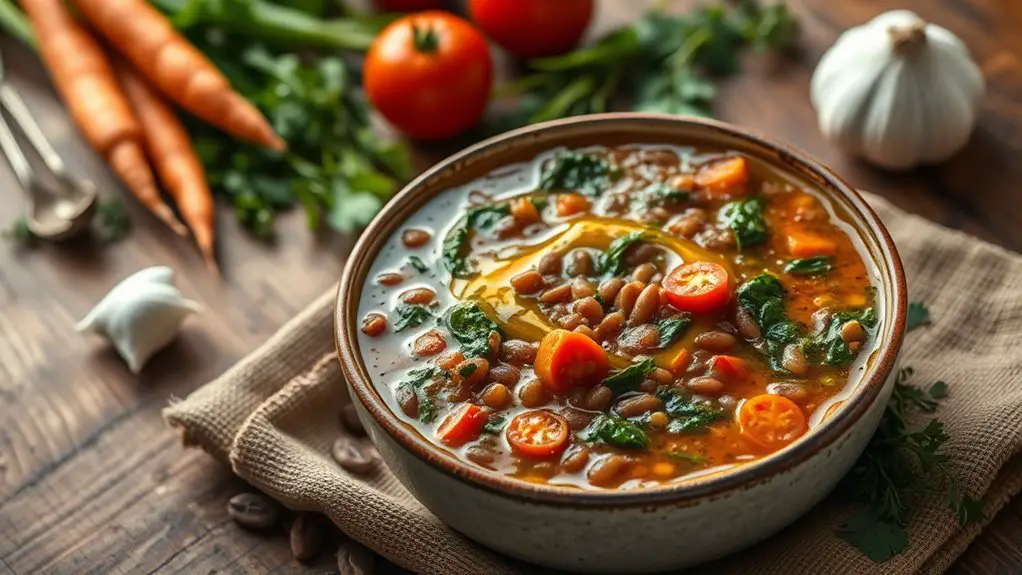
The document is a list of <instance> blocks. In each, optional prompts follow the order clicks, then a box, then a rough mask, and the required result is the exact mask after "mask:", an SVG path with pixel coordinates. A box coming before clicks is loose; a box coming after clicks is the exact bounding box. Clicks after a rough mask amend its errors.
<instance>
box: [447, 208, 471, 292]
mask: <svg viewBox="0 0 1022 575" xmlns="http://www.w3.org/2000/svg"><path fill="white" fill-rule="evenodd" d="M467 241H468V221H467V220H462V221H461V222H459V223H458V224H457V225H456V226H454V228H453V229H452V230H451V232H450V233H449V234H447V237H446V238H444V243H443V246H442V247H441V252H442V257H443V260H444V267H445V268H447V271H449V272H450V273H451V275H452V276H453V277H456V278H466V277H468V276H469V275H470V273H471V272H470V270H469V267H468V261H467V260H465V257H464V256H462V255H461V252H462V246H464V245H465V243H466V242H467Z"/></svg>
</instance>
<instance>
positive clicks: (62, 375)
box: [0, 0, 1022, 574]
mask: <svg viewBox="0 0 1022 575" xmlns="http://www.w3.org/2000/svg"><path fill="white" fill-rule="evenodd" d="M644 4H645V3H644V2H632V1H629V2H626V1H625V0H603V1H602V6H601V11H600V21H599V23H598V24H599V26H598V28H606V27H607V26H610V25H612V24H614V23H616V22H621V21H624V20H627V19H630V18H634V17H635V16H636V15H637V14H638V13H639V11H640V10H641V9H643V7H644ZM789 4H790V5H791V6H792V7H793V8H794V10H795V11H796V12H797V13H798V15H799V16H800V17H801V19H802V22H803V24H804V34H803V37H802V41H801V46H800V48H799V51H798V52H797V53H795V54H792V55H790V56H788V57H785V58H779V57H771V56H758V57H753V58H750V59H749V61H748V65H747V68H746V73H745V74H743V75H742V76H740V77H739V78H736V79H734V80H731V81H727V82H725V83H723V84H722V85H721V86H720V98H719V106H718V116H719V117H720V118H722V119H725V120H728V121H731V122H734V123H737V124H740V125H744V126H748V127H750V128H754V129H756V130H758V131H760V132H763V133H766V134H770V135H771V136H774V137H776V138H778V139H780V140H783V141H786V142H790V143H793V144H795V145H797V146H799V147H801V148H803V149H805V150H808V151H809V152H810V153H812V154H814V155H815V156H817V157H819V158H821V159H822V160H823V161H824V162H826V163H828V164H830V165H831V166H832V167H833V168H834V169H835V170H836V171H837V172H838V173H841V174H843V175H844V176H845V177H846V178H847V179H848V180H849V181H850V182H852V183H853V184H855V185H857V186H859V187H861V188H864V189H870V190H873V191H876V192H879V193H881V194H883V195H884V196H886V197H888V198H889V199H891V200H892V201H894V202H895V203H896V204H898V205H899V206H901V207H902V208H905V209H907V210H910V211H913V212H916V213H919V214H921V215H922V216H925V217H927V218H930V219H932V220H935V221H938V222H940V223H942V224H945V225H948V226H951V227H955V228H960V229H962V230H965V231H966V232H969V233H972V234H975V235H978V236H980V237H982V238H985V239H987V240H989V241H992V242H994V243H997V244H1000V245H1002V246H1005V247H1007V248H1009V249H1013V250H1016V251H1018V250H1022V226H1020V225H1018V222H1019V221H1022V201H1019V199H1020V198H1019V195H1018V194H1019V192H1018V184H1017V182H1018V181H1022V162H1020V161H1019V160H1020V159H1022V113H1020V111H1019V107H1018V101H1017V97H1018V94H1020V93H1022V60H1020V59H1022V2H1018V1H1016V0H928V1H917V2H912V1H905V2H901V3H898V4H902V5H904V6H907V7H909V8H912V9H914V10H916V11H917V12H918V13H919V14H920V15H921V16H923V17H924V18H926V19H927V20H930V21H933V22H936V23H939V24H941V25H943V26H945V27H948V28H950V29H952V30H954V31H955V32H956V33H958V34H959V35H960V36H961V37H962V38H963V39H964V40H965V41H966V42H967V44H968V45H969V47H970V48H971V50H972V52H973V54H974V56H975V57H976V58H977V60H978V61H979V62H980V63H981V65H982V67H983V70H984V72H985V74H986V77H987V79H988V86H989V87H988V95H987V97H986V99H985V101H984V105H983V110H982V117H981V121H980V125H979V127H978V129H977V130H976V133H975V135H974V137H973V139H972V142H971V144H970V145H969V146H968V148H967V149H966V150H965V151H964V152H962V153H961V154H960V155H958V156H957V157H956V158H954V159H953V160H951V161H950V162H947V163H946V164H944V165H941V166H939V167H934V168H926V169H920V170H916V171H913V172H910V173H906V174H890V173H884V172H881V171H877V170H874V169H872V168H870V167H869V166H867V165H865V164H862V163H860V162H858V161H856V160H854V159H851V158H848V157H846V156H844V155H842V154H841V153H840V152H839V151H838V150H836V149H835V148H834V147H833V146H831V145H830V144H828V143H827V142H825V141H824V140H823V139H822V137H821V136H820V134H819V132H818V130H817V128H816V120H815V115H814V113H813V110H812V108H811V107H810V105H809V100H808V84H809V77H810V73H811V71H812V68H813V66H814V64H815V63H816V62H817V61H818V59H819V57H820V55H821V54H822V52H823V50H824V49H825V48H826V47H827V46H829V45H830V44H831V43H832V42H833V41H834V39H835V38H836V37H837V35H838V34H839V33H840V32H841V31H842V30H844V29H845V28H848V27H850V26H852V25H856V24H859V23H862V22H864V21H866V20H868V19H869V18H871V17H872V16H874V15H876V14H877V13H879V12H881V11H883V10H884V9H887V8H890V7H891V4H894V3H891V2H882V1H880V0H855V1H842V2H834V1H833V0H789ZM0 49H2V50H3V53H4V58H5V61H6V64H7V67H8V71H9V73H10V75H12V76H14V77H15V82H16V84H17V85H18V86H19V88H20V89H21V90H23V93H24V94H25V95H26V96H27V99H28V100H29V103H30V105H31V107H32V108H33V109H34V111H35V112H36V114H37V116H38V117H39V118H41V121H42V123H43V128H44V130H45V131H46V132H47V133H48V134H49V135H50V136H51V138H53V139H54V140H55V141H56V142H58V147H59V149H60V151H61V152H62V153H64V154H65V155H66V157H67V158H68V159H69V162H70V163H71V165H72V166H73V167H74V168H76V169H77V170H79V171H80V172H81V173H85V174H88V175H89V176H90V177H92V178H93V179H94V180H95V181H96V182H97V183H98V184H99V185H100V187H101V189H102V190H103V192H104V193H105V194H107V195H116V194H119V193H120V190H119V189H118V188H117V187H116V185H115V184H114V181H113V179H112V178H111V176H110V174H109V173H108V172H107V170H106V169H104V168H103V166H102V164H101V163H100V161H99V160H98V159H97V158H96V157H95V156H94V155H93V154H92V153H91V152H89V151H88V148H87V147H86V146H85V145H84V144H83V142H82V139H81V136H80V135H79V134H78V133H77V131H76V130H75V129H74V127H73V126H72V124H71V123H70V122H69V121H68V118H67V115H66V113H65V111H64V110H63V108H62V107H61V106H60V104H59V103H58V102H57V100H56V99H55V97H54V95H53V93H52V91H51V89H50V88H49V85H48V83H47V81H46V79H45V74H44V72H43V71H42V69H41V68H40V65H39V62H38V61H37V60H36V59H35V57H34V56H32V55H31V54H29V53H28V52H27V51H25V50H24V49H22V48H21V47H20V46H15V45H14V43H13V42H12V41H11V40H10V39H9V38H4V39H2V40H0ZM442 153H443V152H442V151H440V150H438V149H431V150H425V149H424V150H421V151H420V153H419V160H420V163H421V164H422V166H425V165H427V164H428V163H429V162H430V161H433V160H435V159H437V158H438V157H439V156H440V155H442ZM0 183H2V186H0V199H2V201H0V222H8V221H11V220H13V219H14V218H15V217H16V216H17V215H18V214H19V213H20V211H21V206H22V202H21V196H20V192H19V190H18V188H17V186H16V184H15V183H14V178H13V176H12V175H11V173H10V172H9V170H7V168H6V166H3V167H2V168H0ZM129 203H130V202H129ZM130 210H131V216H132V219H133V221H134V222H135V230H134V232H133V234H132V235H131V237H130V238H128V239H127V240H126V241H124V242H122V243H119V244H116V245H112V246H108V247H104V248H101V247H100V246H98V245H95V244H90V243H88V242H85V243H78V244H74V245H66V246H44V247H41V248H39V249H35V250H31V251H23V250H19V249H18V248H16V247H15V246H14V245H11V244H10V243H9V242H4V243H2V244H0V422H2V423H0V573H16V574H28V573H43V572H48V573H138V572H161V573H177V572H180V573H207V572H209V573H212V572H220V571H227V572H279V573H285V572H287V573H291V572H295V573H320V572H324V571H325V570H329V568H330V567H329V566H330V565H332V559H331V558H329V557H324V558H321V560H320V561H319V562H318V563H316V564H315V565H314V566H313V567H306V566H302V565H300V564H299V563H297V562H296V561H294V560H293V559H292V558H291V555H290V552H289V551H288V548H287V543H286V538H285V537H283V536H270V537H267V536H262V535H258V534H254V533H250V532H245V531H242V530H239V529H238V528H237V527H236V526H235V525H234V524H233V523H232V522H231V521H230V520H229V519H228V517H227V514H226V510H225V502H226V500H227V498H228V497H229V496H230V495H232V494H233V493H235V492H237V491H239V490H241V489H243V485H241V483H240V482H239V481H238V480H236V479H234V478H232V476H231V474H230V473H229V472H228V471H227V470H226V469H224V468H222V467H220V466H218V465H217V464H215V463H214V462H212V461H211V460H210V459H209V458H208V457H206V456H205V455H204V454H203V453H201V452H199V451H196V450H185V449H183V448H182V447H181V446H180V443H179V440H178V437H177V436H176V435H175V434H174V433H173V432H172V431H171V430H169V429H168V428H167V427H166V426H165V425H164V423H163V420H162V419H161V417H160V409H161V408H162V407H163V406H165V405H166V404H167V401H168V400H169V399H171V398H173V397H181V396H184V395H186V394H188V393H189V392H191V391H192V390H193V389H195V388H196V387H198V386H200V385H201V384H203V383H205V382H206V381H208V380H210V379H212V378H214V377H215V376H217V375H218V374H219V373H221V372H222V371H224V370H225V369H226V368H227V367H228V366H230V365H231V364H232V363H234V362H235V361H237V360H238V359H239V358H241V357H242V356H243V355H245V354H246V353H248V352H249V351H251V350H252V349H253V348H255V347H256V346H257V345H258V344H259V343H260V342H262V341H263V340H265V339H266V338H267V337H268V336H269V335H270V334H272V333H273V332H274V330H276V329H277V328H278V327H279V326H280V325H281V324H282V323H284V322H285V321H286V320H287V319H289V318H290V317H291V316H293V315H294V314H295V312H296V311H297V310H299V309H301V308H302V306H304V305H306V304H307V303H309V302H310V301H311V300H312V299H313V298H314V297H315V296H317V295H319V294H320V293H322V292H323V290H325V289H327V288H328V287H329V286H330V285H332V284H333V283H334V282H335V281H336V279H337V277H338V276H339V273H340V271H341V267H342V265H343V263H344V258H345V254H347V252H348V250H349V248H350V246H351V244H352V238H345V237H328V238H315V237H312V236H311V235H310V234H309V233H307V232H306V231H305V229H304V228H303V221H302V215H301V214H299V213H292V214H290V215H288V216H287V217H283V218H282V219H281V222H280V226H281V229H280V240H279V242H278V243H277V244H276V245H273V246H267V245H264V244H260V243H258V242H256V241H254V240H253V239H251V238H250V237H249V236H247V235H245V233H244V232H243V231H242V230H240V229H239V228H238V227H237V225H236V224H235V222H234V219H233V217H232V215H231V212H230V209H229V206H226V205H221V206H220V214H219V215H220V220H219V221H220V224H219V225H220V233H219V245H220V262H221V266H222V269H223V272H224V278H223V280H222V281H217V280H215V279H214V278H212V277H210V275H209V274H208V273H206V271H205V269H204V268H203V265H202V262H201V260H200V258H199V257H198V255H197V254H196V253H195V252H194V250H193V249H192V246H191V244H190V243H189V241H187V240H184V239H181V238H178V237H176V236H174V235H173V234H172V233H170V232H169V231H167V230H166V229H165V228H164V227H163V226H162V225H160V224H159V223H158V222H156V220H154V219H153V218H152V217H150V216H149V215H148V214H147V213H145V212H144V211H143V210H142V209H141V208H139V207H138V206H137V205H135V204H131V205H130ZM155 264H166V265H171V266H173V267H174V268H176V269H177V270H179V272H180V274H179V280H178V281H179V284H180V286H181V287H182V289H183V290H184V291H185V293H186V294H188V295H189V296H192V297H194V298H197V299H199V300H200V301H202V302H204V303H205V304H206V305H207V307H208V311H207V312H206V313H204V314H203V315H201V316H198V317H196V318H193V319H191V320H189V321H188V322H187V323H186V324H185V328H184V330H183V333H182V334H181V337H180V338H179V339H178V340H177V341H176V343H174V344H172V345H171V346H170V347H169V348H168V349H167V350H165V351H163V352H162V353H160V354H159V355H158V356H157V357H156V358H155V359H154V360H153V361H152V362H151V363H150V365H149V366H148V367H147V368H146V369H145V371H144V372H143V373H142V374H141V375H139V376H137V377H136V376H133V375H131V374H130V373H129V372H128V370H127V369H126V368H125V366H124V365H123V364H122V363H121V361H120V360H119V359H118V358H117V357H116V355H115V354H114V353H113V352H112V351H111V350H110V349H108V348H107V347H105V346H104V345H103V344H102V343H101V342H99V341H97V340H95V339H93V338H83V337H80V336H78V335H77V334H75V333H74V332H73V329H72V325H73V324H74V322H75V320H76V319H78V318H80V317H82V316H83V315H84V314H85V312H86V311H87V310H88V309H89V308H90V307H91V305H92V304H93V303H95V302H96V301H97V300H98V299H99V297H100V296H102V294H104V293H105V291H106V290H107V289H109V288H110V287H111V286H112V285H113V284H114V283H116V282H117V281H118V280H119V279H121V278H123V277H125V276H126V275H128V274H130V273H132V272H134V271H136V270H138V269H140V268H142V267H145V266H150V265H155ZM1020 541H1022V498H1017V499H1016V500H1015V501H1013V502H1012V504H1010V505H1009V506H1008V507H1007V508H1005V509H1004V510H1003V511H1002V512H1001V513H1000V514H999V515H998V516H997V517H996V519H994V521H993V523H992V524H991V525H990V526H989V527H988V528H987V529H986V531H985V532H984V533H983V534H982V535H981V536H980V537H979V538H978V539H977V541H976V542H975V543H974V544H973V545H972V547H970V548H969V550H968V551H967V552H966V554H965V556H964V557H963V558H962V559H961V561H960V562H959V563H958V565H957V566H956V569H955V571H956V572H960V573H965V572H976V573H1009V572H1015V573H1018V572H1022V543H1020Z"/></svg>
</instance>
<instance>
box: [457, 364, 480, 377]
mask: <svg viewBox="0 0 1022 575" xmlns="http://www.w3.org/2000/svg"><path fill="white" fill-rule="evenodd" d="M476 369H478V366H477V365H476V364H475V363H472V362H466V363H465V365H463V366H461V367H460V368H459V369H458V375H460V376H461V377H463V378H468V377H472V374H473V373H475V372H476Z"/></svg>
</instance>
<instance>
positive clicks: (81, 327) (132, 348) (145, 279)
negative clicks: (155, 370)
mask: <svg viewBox="0 0 1022 575" xmlns="http://www.w3.org/2000/svg"><path fill="white" fill-rule="evenodd" d="M199 311H202V306H200V305H199V304H198V303H196V302H194V301H192V300H189V299H187V298H186V297H184V296H183V295H182V294H181V292H180V291H179V290H178V289H177V287H175V286H174V270H173V269H171V268H169V267H166V266H157V267H151V268H146V269H144V270H141V271H139V272H136V273H135V274H133V275H131V276H129V277H128V278H126V279H125V280H124V281H122V282H121V283H119V284H117V285H116V286H114V288H113V289H112V290H110V293H108V294H107V295H106V296H104V297H103V299H102V300H100V302H99V303H98V304H96V307H94V308H93V309H92V311H90V312H89V313H88V314H87V315H86V316H85V317H84V318H83V319H82V320H81V321H80V322H78V324H77V325H76V326H75V329H76V330H78V331H79V332H86V331H91V332H94V333H97V334H99V335H102V336H103V337H105V338H106V339H107V340H109V341H110V343H111V344H112V345H113V346H114V349H116V350H117V353H118V354H120V356H121V357H122V358H123V359H124V361H125V362H126V363H127V364H128V367H129V368H130V369H131V371H132V372H134V373H138V372H139V371H141V369H142V367H143V366H144V365H145V363H146V362H147V361H148V360H149V358H150V357H152V355H153V354H154V353H156V352H157V351H159V350H160V349H162V348H163V347H164V346H166V345H167V344H168V343H170V342H171V341H172V340H173V339H174V337H175V336H176V335H177V331H178V329H179V328H180V327H181V322H183V321H184V319H185V318H186V317H188V316H189V315H190V314H192V313H195V312H199Z"/></svg>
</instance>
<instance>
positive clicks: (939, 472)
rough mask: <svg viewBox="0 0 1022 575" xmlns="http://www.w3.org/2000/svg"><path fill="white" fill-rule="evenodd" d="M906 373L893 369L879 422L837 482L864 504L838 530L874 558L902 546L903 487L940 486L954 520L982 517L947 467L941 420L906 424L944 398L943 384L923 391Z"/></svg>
mask: <svg viewBox="0 0 1022 575" xmlns="http://www.w3.org/2000/svg"><path fill="white" fill-rule="evenodd" d="M912 374H913V371H912V369H911V368H905V369H903V370H902V371H901V372H900V373H899V374H898V377H897V379H896V381H895V384H894V391H893V392H892V394H891V399H890V401H889V402H888V404H887V409H886V410H885V411H884V415H883V417H882V419H881V420H880V426H879V427H878V429H877V431H876V433H875V434H874V435H873V437H872V438H871V439H870V442H869V444H868V445H867V446H866V450H865V451H864V452H863V454H862V455H861V456H860V457H859V459H858V461H857V462H856V463H855V465H854V466H853V467H852V470H851V471H850V472H849V473H848V475H847V476H846V477H845V480H844V482H843V484H842V486H843V488H844V489H845V490H846V491H847V492H848V493H849V494H851V495H852V496H853V497H854V498H856V499H858V500H860V501H863V502H864V503H866V504H867V505H868V507H867V509H865V510H863V511H860V512H858V513H856V514H854V515H852V516H851V517H849V518H848V519H846V520H845V522H844V523H843V524H842V525H841V528H840V530H839V531H838V535H839V536H840V537H841V538H842V539H844V540H845V541H847V542H848V543H850V544H852V545H854V546H855V547H856V548H857V549H859V550H860V551H862V552H863V553H864V554H865V555H866V556H867V557H869V558H870V559H872V560H874V561H877V562H884V561H887V560H888V559H890V558H891V557H894V556H895V555H897V554H899V553H901V552H902V551H904V550H905V548H906V547H907V546H908V543H909V540H908V533H907V532H906V530H905V524H906V521H907V515H908V512H909V510H910V507H911V497H910V492H909V490H910V489H912V488H918V487H919V486H920V484H924V483H929V484H931V485H937V486H941V487H942V489H943V490H944V492H945V494H946V500H947V502H948V505H949V507H950V508H951V510H953V511H954V512H955V514H956V515H957V517H958V522H959V524H960V525H966V524H968V523H977V522H981V521H983V520H984V519H985V515H984V513H983V509H982V504H981V502H980V501H979V500H978V499H976V498H974V497H972V496H970V495H969V494H967V493H965V492H964V491H963V490H962V488H961V485H960V484H959V481H958V478H957V477H955V476H954V475H953V474H952V473H951V471H950V469H949V468H948V465H947V463H948V456H947V454H945V453H943V451H942V448H943V446H944V444H945V443H946V442H947V440H948V435H947V433H946V432H945V430H944V425H943V423H941V421H940V420H938V419H930V420H929V421H927V422H926V423H925V425H923V426H922V428H921V429H917V430H915V431H913V430H911V429H910V419H914V416H915V415H916V414H917V413H918V412H923V413H932V412H933V411H935V410H936V409H937V407H938V400H940V399H943V398H944V397H947V393H948V390H947V384H945V383H944V382H940V381H938V382H936V383H934V384H933V385H931V386H930V388H929V389H928V390H923V389H921V388H919V387H916V386H913V385H909V384H908V383H907V380H908V379H909V378H910V377H911V376H912Z"/></svg>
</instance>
